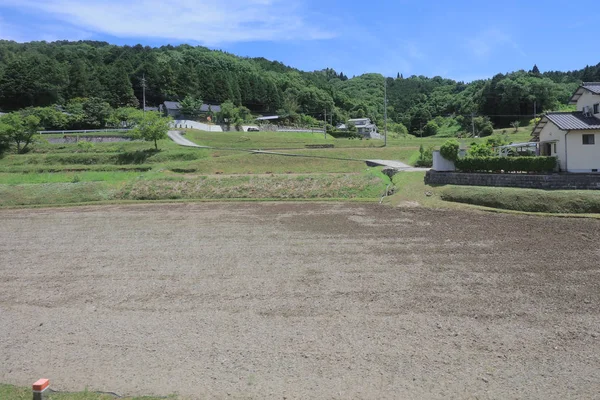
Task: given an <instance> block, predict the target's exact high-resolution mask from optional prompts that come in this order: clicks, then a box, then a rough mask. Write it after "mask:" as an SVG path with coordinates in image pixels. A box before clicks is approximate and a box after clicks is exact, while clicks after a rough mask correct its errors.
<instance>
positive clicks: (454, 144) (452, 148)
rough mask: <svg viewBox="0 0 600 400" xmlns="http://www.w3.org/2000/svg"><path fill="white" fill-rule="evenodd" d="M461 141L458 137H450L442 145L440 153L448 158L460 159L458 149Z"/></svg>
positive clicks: (451, 159) (452, 159)
mask: <svg viewBox="0 0 600 400" xmlns="http://www.w3.org/2000/svg"><path fill="white" fill-rule="evenodd" d="M459 149H460V143H458V140H456V139H449V140H446V142H444V144H443V145H442V146H441V147H440V154H441V155H442V157H444V158H445V159H446V160H450V161H456V160H457V159H458V150H459Z"/></svg>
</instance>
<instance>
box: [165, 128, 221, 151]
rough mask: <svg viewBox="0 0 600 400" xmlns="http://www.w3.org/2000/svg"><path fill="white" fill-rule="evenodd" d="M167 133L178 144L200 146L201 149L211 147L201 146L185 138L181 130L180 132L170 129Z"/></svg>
mask: <svg viewBox="0 0 600 400" xmlns="http://www.w3.org/2000/svg"><path fill="white" fill-rule="evenodd" d="M167 135H168V136H169V137H170V138H171V140H173V141H174V142H175V143H177V144H178V145H181V146H187V147H199V148H201V149H209V148H210V147H208V146H200V145H198V144H196V143H194V142H192V141H190V140H188V139H186V138H184V137H183V136H182V135H181V132H179V131H169V132H167Z"/></svg>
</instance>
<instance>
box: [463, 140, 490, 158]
mask: <svg viewBox="0 0 600 400" xmlns="http://www.w3.org/2000/svg"><path fill="white" fill-rule="evenodd" d="M467 155H468V156H469V157H492V156H493V155H494V151H493V150H492V148H491V147H490V146H488V145H487V144H485V143H474V144H472V145H471V147H469V151H468V153H467Z"/></svg>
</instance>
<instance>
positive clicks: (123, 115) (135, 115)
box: [107, 107, 144, 128]
mask: <svg viewBox="0 0 600 400" xmlns="http://www.w3.org/2000/svg"><path fill="white" fill-rule="evenodd" d="M143 118H144V111H143V110H139V109H137V108H133V107H121V108H117V109H115V110H113V111H112V113H111V115H110V117H109V118H108V120H107V124H108V125H109V126H111V127H115V128H131V127H134V126H135V125H137V124H139V123H140V122H141V121H142V119H143Z"/></svg>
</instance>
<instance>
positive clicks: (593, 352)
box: [0, 203, 600, 399]
mask: <svg viewBox="0 0 600 400" xmlns="http://www.w3.org/2000/svg"><path fill="white" fill-rule="evenodd" d="M0 218H1V220H2V227H3V229H2V230H0V382H4V383H12V384H19V385H23V386H28V385H30V384H31V382H33V381H34V380H35V379H37V378H39V377H42V376H44V377H48V378H50V379H51V380H52V382H53V387H54V388H55V389H59V390H82V389H84V388H86V387H88V388H89V389H90V390H104V391H115V392H117V393H120V394H156V395H168V394H169V393H173V392H178V393H180V394H182V395H184V396H187V397H189V398H194V396H197V395H199V396H200V397H202V398H257V399H263V398H274V399H282V398H288V399H294V398H302V399H307V398H326V399H330V398H342V399H352V398H357V399H358V398H360V399H381V398H440V399H442V398H444V399H447V398H461V399H462V398H480V399H488V398H500V399H505V398H526V399H565V398H585V399H591V398H595V397H597V396H598V387H599V386H598V384H599V382H600V307H598V304H600V250H599V246H598V243H600V221H597V220H585V219H559V218H547V219H543V218H538V217H526V216H513V215H496V214H488V213H474V212H458V211H432V210H424V209H414V210H402V209H392V208H389V207H382V206H377V205H362V204H312V203H311V204H291V203H260V204H249V203H247V204H243V203H235V204H175V205H133V206H108V207H85V208H83V207H82V208H66V209H41V210H2V211H0Z"/></svg>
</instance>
